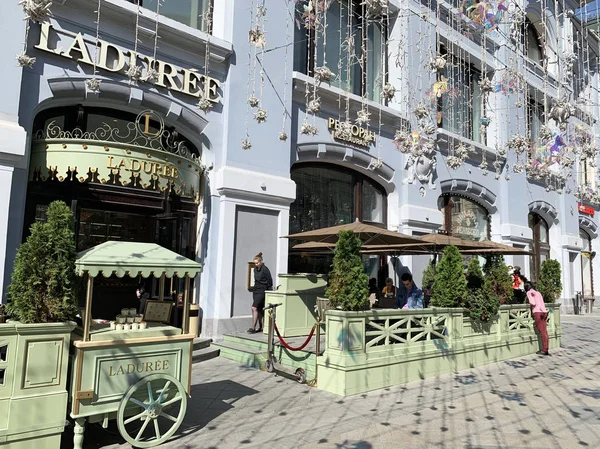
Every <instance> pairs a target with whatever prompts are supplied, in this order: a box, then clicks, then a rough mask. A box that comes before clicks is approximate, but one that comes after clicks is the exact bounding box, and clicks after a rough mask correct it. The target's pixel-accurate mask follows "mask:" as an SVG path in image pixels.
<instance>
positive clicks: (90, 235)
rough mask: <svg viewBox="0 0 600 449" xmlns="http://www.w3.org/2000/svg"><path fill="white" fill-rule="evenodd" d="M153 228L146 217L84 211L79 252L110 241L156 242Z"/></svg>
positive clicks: (81, 220)
mask: <svg viewBox="0 0 600 449" xmlns="http://www.w3.org/2000/svg"><path fill="white" fill-rule="evenodd" d="M152 226H153V223H152V220H148V218H147V217H146V216H144V215H136V214H127V213H119V212H109V211H100V210H90V209H82V210H81V212H80V214H79V233H78V238H77V251H84V250H86V249H89V248H92V247H93V246H96V245H99V244H101V243H104V242H107V241H109V240H116V241H129V242H154V229H153V227H152ZM159 244H161V242H159ZM163 246H165V245H163ZM169 249H171V248H169ZM176 249H177V248H175V250H176Z"/></svg>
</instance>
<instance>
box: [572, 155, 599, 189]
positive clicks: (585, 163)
mask: <svg viewBox="0 0 600 449" xmlns="http://www.w3.org/2000/svg"><path fill="white" fill-rule="evenodd" d="M577 174H578V176H577V178H578V179H577V181H578V183H579V185H580V186H588V187H591V188H592V189H595V188H596V167H594V166H593V165H592V164H591V163H590V161H589V160H588V159H587V158H580V159H579V170H578V173H577Z"/></svg>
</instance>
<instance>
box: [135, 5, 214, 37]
mask: <svg viewBox="0 0 600 449" xmlns="http://www.w3.org/2000/svg"><path fill="white" fill-rule="evenodd" d="M127 1H128V2H129V3H134V4H137V3H138V0H127ZM157 1H159V0H139V4H140V6H142V7H143V8H147V9H149V10H150V11H153V12H154V11H156V2H157ZM159 11H160V14H161V15H162V16H165V17H168V18H169V19H173V20H175V21H177V22H179V23H183V24H184V25H187V26H189V27H192V28H195V29H197V30H200V31H204V32H205V33H211V31H212V30H211V27H210V24H211V23H212V0H177V1H167V2H165V1H162V0H161V1H160V10H159Z"/></svg>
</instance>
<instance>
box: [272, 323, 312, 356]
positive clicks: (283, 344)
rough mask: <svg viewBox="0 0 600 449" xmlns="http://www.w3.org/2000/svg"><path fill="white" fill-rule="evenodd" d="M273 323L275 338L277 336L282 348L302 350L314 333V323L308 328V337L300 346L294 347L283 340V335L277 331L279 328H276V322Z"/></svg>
mask: <svg viewBox="0 0 600 449" xmlns="http://www.w3.org/2000/svg"><path fill="white" fill-rule="evenodd" d="M273 325H274V326H275V332H276V333H277V338H279V341H280V342H281V345H282V346H283V347H284V348H286V349H289V350H290V351H302V350H303V349H304V348H305V347H306V345H307V344H308V343H309V342H310V339H311V338H312V336H313V334H314V333H315V327H316V324H315V325H314V326H313V327H312V329H311V330H310V334H309V335H308V338H307V339H306V341H305V342H304V343H303V344H302V345H301V346H298V347H297V348H294V347H293V346H290V345H288V344H287V343H286V342H285V340H284V339H283V337H282V336H281V334H280V333H279V329H277V323H273Z"/></svg>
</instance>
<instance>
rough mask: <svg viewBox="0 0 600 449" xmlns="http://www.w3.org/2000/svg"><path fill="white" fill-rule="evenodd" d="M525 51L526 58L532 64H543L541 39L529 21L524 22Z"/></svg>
mask: <svg viewBox="0 0 600 449" xmlns="http://www.w3.org/2000/svg"><path fill="white" fill-rule="evenodd" d="M524 35H525V51H526V52H527V57H528V58H529V59H531V60H532V61H533V62H535V63H537V64H539V65H543V64H544V48H543V47H542V37H541V36H540V33H539V32H538V30H537V28H536V27H535V25H534V24H533V23H531V21H530V20H529V19H526V20H525V32H524Z"/></svg>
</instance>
